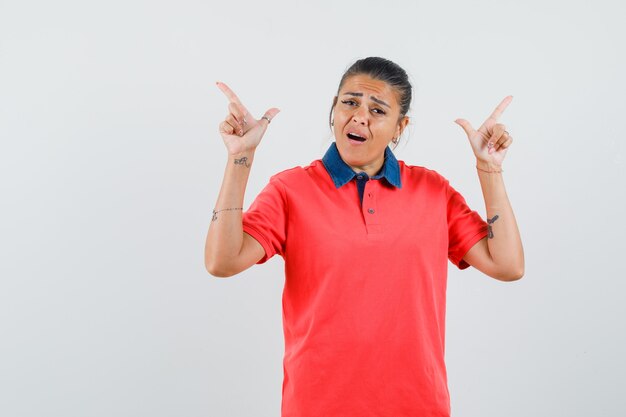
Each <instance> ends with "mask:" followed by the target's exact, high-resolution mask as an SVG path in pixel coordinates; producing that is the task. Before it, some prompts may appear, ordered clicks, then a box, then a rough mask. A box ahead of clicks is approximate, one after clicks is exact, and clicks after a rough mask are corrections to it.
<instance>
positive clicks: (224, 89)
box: [215, 81, 241, 104]
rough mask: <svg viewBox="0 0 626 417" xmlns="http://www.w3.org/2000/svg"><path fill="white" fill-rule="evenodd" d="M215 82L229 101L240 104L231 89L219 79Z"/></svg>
mask: <svg viewBox="0 0 626 417" xmlns="http://www.w3.org/2000/svg"><path fill="white" fill-rule="evenodd" d="M215 84H217V87H218V88H219V89H220V90H222V93H224V95H225V96H226V97H227V98H228V100H229V101H232V102H234V103H237V104H241V101H240V100H239V97H237V94H235V92H234V91H233V90H231V89H230V88H229V87H228V86H227V85H226V84H224V83H223V82H221V81H216V82H215Z"/></svg>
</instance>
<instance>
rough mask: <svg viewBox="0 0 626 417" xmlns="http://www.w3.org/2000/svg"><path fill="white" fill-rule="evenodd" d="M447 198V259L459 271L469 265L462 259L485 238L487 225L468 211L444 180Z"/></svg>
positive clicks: (462, 201) (464, 203) (477, 215)
mask: <svg viewBox="0 0 626 417" xmlns="http://www.w3.org/2000/svg"><path fill="white" fill-rule="evenodd" d="M445 184H446V187H447V190H446V194H447V198H448V208H447V211H448V212H447V216H448V258H449V259H450V261H451V262H452V263H453V264H454V265H456V266H457V267H458V268H459V269H465V268H468V267H469V266H470V265H469V264H468V263H467V262H465V261H464V260H463V257H464V256H465V254H466V253H467V251H469V250H470V249H471V247H472V246H474V245H475V244H476V243H477V242H478V241H479V240H481V239H482V238H484V237H485V236H487V231H488V226H489V225H488V224H487V222H485V221H484V220H483V219H482V217H480V215H479V214H478V213H477V212H476V211H474V210H472V209H470V208H469V207H468V205H467V203H466V202H465V199H464V198H463V196H462V195H461V194H460V193H459V192H458V191H456V190H455V189H454V188H453V187H452V186H451V185H450V184H449V182H448V181H447V180H446V182H445Z"/></svg>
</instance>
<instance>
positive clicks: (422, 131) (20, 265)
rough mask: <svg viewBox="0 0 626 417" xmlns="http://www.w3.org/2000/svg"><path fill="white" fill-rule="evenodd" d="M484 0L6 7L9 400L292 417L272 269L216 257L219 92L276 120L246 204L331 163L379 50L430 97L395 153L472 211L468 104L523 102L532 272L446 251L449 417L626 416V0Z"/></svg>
mask: <svg viewBox="0 0 626 417" xmlns="http://www.w3.org/2000/svg"><path fill="white" fill-rule="evenodd" d="M471 3H472V4H469V2H461V1H458V2H456V3H455V2H439V3H435V2H432V1H428V2H426V1H423V2H408V1H407V2H404V3H401V2H398V3H396V4H395V5H391V4H389V3H384V2H380V1H378V2H370V1H363V0H359V1H349V2H334V1H325V2H319V1H317V2H307V3H302V4H299V3H297V2H293V1H289V2H287V1H286V2H282V3H281V2H273V1H263V2H251V1H248V2H245V1H244V2H241V1H239V2H227V1H222V2H219V3H212V2H209V1H197V2H191V1H179V2H169V4H168V3H166V2H154V1H143V2H142V1H138V0H125V1H118V0H113V1H109V2H98V3H96V2H83V1H68V0H59V1H55V2H44V1H19V2H18V1H12V2H10V1H8V0H2V1H1V2H0V140H1V144H2V148H1V149H0V191H1V194H0V202H1V204H0V250H1V252H0V253H1V259H2V261H1V262H0V277H1V278H0V332H1V333H0V393H1V394H0V415H2V416H28V417H30V416H63V417H70V416H71V417H73V416H76V417H78V416H81V417H83V416H118V417H125V416H148V415H150V416H152V417H160V416H174V415H176V416H183V415H184V416H252V415H254V416H278V415H279V411H280V394H281V383H282V353H283V352H282V350H283V339H282V327H281V326H282V322H281V291H282V285H283V279H284V278H283V271H282V267H283V262H282V259H280V258H278V257H276V258H274V259H272V260H271V261H269V262H268V263H267V264H265V265H262V266H255V267H253V268H251V269H249V270H247V271H245V272H244V273H241V274H240V275H238V276H236V277H234V278H231V279H218V278H214V277H211V276H210V275H208V274H207V272H206V271H205V269H204V263H203V250H204V239H205V237H206V231H207V229H208V226H209V223H210V217H211V209H212V208H213V204H214V203H215V200H216V198H217V192H218V189H219V186H220V182H221V176H222V173H223V168H224V163H225V160H226V152H225V148H224V146H223V143H222V140H221V138H220V136H219V134H218V124H219V122H220V121H221V120H222V119H223V118H224V116H225V115H226V113H227V107H226V105H227V102H226V99H225V98H224V96H223V95H222V93H221V92H220V91H219V90H218V89H217V88H216V86H215V84H214V82H215V81H216V80H221V81H224V82H226V83H228V84H229V85H230V86H231V87H232V88H233V89H234V90H235V91H236V92H237V93H238V94H239V96H240V97H241V99H242V101H243V102H244V103H245V104H246V105H247V107H248V108H249V109H250V111H252V112H253V113H254V114H256V115H257V117H260V116H261V115H262V114H263V112H264V111H265V110H266V109H267V108H269V107H273V106H276V107H279V108H280V109H281V110H282V112H281V113H280V114H279V115H278V116H277V118H276V119H275V120H274V122H272V124H271V126H270V128H269V129H268V132H267V134H266V136H265V137H264V139H263V142H262V143H261V146H260V147H259V149H258V152H257V155H256V159H255V163H254V167H253V170H252V175H251V179H250V183H249V185H248V190H247V194H246V207H247V206H248V205H249V203H250V202H251V201H252V199H253V198H254V196H255V195H256V194H257V193H258V192H259V191H260V190H261V188H262V187H263V186H264V185H265V183H266V182H267V180H268V178H269V177H270V175H272V174H273V173H275V172H278V171H279V170H282V169H285V168H289V167H292V166H295V165H305V164H308V163H309V162H311V161H312V160H314V159H317V158H319V157H321V156H322V154H323V152H324V151H325V149H326V148H327V146H328V144H329V143H330V141H331V132H330V130H329V128H328V125H327V117H328V111H329V106H330V104H331V100H332V96H333V94H334V93H335V90H336V88H337V83H338V81H339V78H340V76H341V74H342V72H343V70H344V69H345V68H346V67H347V66H348V65H349V64H350V63H352V62H353V61H354V60H355V59H357V58H360V57H364V56H369V55H380V56H384V57H387V58H389V59H392V60H394V61H396V62H398V63H399V64H400V65H402V66H403V67H405V68H406V69H407V71H408V72H409V73H410V75H411V77H412V80H413V83H414V85H415V87H416V88H415V92H414V93H415V100H414V102H413V106H412V111H411V113H410V115H411V116H412V122H411V125H410V129H409V130H410V137H409V138H408V140H405V143H404V144H403V145H401V146H399V147H398V149H397V150H396V155H397V157H398V158H399V159H403V160H405V161H406V162H407V163H410V164H414V165H424V166H427V167H429V168H431V169H435V170H437V171H438V172H440V173H441V174H442V175H444V176H446V177H447V178H448V179H449V180H450V182H451V184H452V185H453V186H454V187H455V188H457V189H458V190H459V191H460V192H461V193H462V194H463V195H464V196H465V197H466V200H467V202H468V204H470V206H471V207H472V208H474V209H475V210H478V211H479V212H480V213H481V214H483V215H484V205H483V200H482V195H481V190H480V185H479V182H478V177H477V174H476V170H475V168H474V156H473V154H472V151H471V148H470V146H469V143H468V141H467V137H466V136H465V134H464V132H463V131H462V129H461V128H460V127H459V126H457V125H456V124H454V123H453V120H454V119H456V118H458V117H463V118H466V119H467V120H469V121H471V122H472V123H474V125H475V126H478V125H480V123H481V122H482V121H483V120H484V119H485V118H486V117H487V115H488V114H489V113H490V112H491V111H492V110H493V108H494V107H495V106H496V105H497V104H498V103H499V102H500V100H501V99H502V98H503V97H505V96H506V95H508V94H512V95H513V96H514V99H513V102H512V103H511V105H510V106H509V107H508V109H507V110H506V112H505V114H504V116H503V118H502V122H503V123H504V124H506V126H507V129H508V131H509V132H511V134H512V135H513V137H514V143H513V145H512V146H511V148H510V149H509V152H508V154H507V157H506V160H505V162H504V165H503V166H504V171H505V172H504V179H505V183H506V187H507V191H508V195H509V198H510V200H511V203H512V205H513V209H514V211H515V214H516V217H517V220H518V224H519V226H520V230H521V233H522V239H523V243H524V249H525V255H526V275H525V276H524V278H523V279H522V280H520V281H517V282H513V283H504V282H500V281H496V280H494V279H491V278H489V277H487V276H485V275H482V274H481V273H480V272H478V271H477V270H474V269H472V268H470V269H468V270H465V271H458V270H457V269H456V268H455V267H454V266H453V265H452V264H451V263H450V264H449V265H450V275H449V284H448V285H449V286H448V315H447V326H448V327H447V349H446V360H447V364H448V372H449V383H450V391H451V397H452V410H453V415H454V416H459V417H466V416H481V417H488V416H494V417H496V416H497V417H500V416H509V417H516V416H529V415H532V416H538V417H539V416H551V417H552V416H615V415H619V414H620V413H623V410H624V408H626V400H625V399H626V395H624V394H625V393H624V390H625V389H624V383H623V381H622V379H621V377H622V376H623V375H624V373H625V371H626V364H625V359H624V355H623V352H624V351H625V350H626V342H625V332H624V330H625V326H624V317H626V307H625V306H624V304H623V303H622V299H623V294H624V291H625V290H626V284H625V276H624V275H625V274H624V273H623V272H622V271H623V270H622V268H621V267H620V266H619V265H620V264H619V263H618V262H617V261H618V259H619V257H620V256H621V255H623V251H624V244H623V242H624V237H623V236H624V232H625V230H624V229H625V228H624V225H625V223H624V219H623V215H624V212H625V207H624V206H625V201H626V200H625V191H624V190H625V189H626V187H625V185H626V184H624V183H625V178H626V176H625V175H624V174H625V172H624V171H625V170H624V166H625V157H626V154H625V146H624V134H623V132H622V131H621V128H620V127H619V126H620V125H619V123H620V120H622V119H623V116H624V112H625V110H626V106H625V105H624V92H626V88H625V81H624V73H625V72H626V65H625V59H624V50H625V48H624V46H625V45H624V41H623V40H624V39H626V31H625V30H624V29H623V25H622V23H623V22H622V20H623V16H624V15H625V13H624V12H625V6H624V5H623V3H621V2H618V1H605V0H601V1H595V2H584V1H564V0H562V1H547V2H546V1H525V2H513V1H506V2H493V1H485V0H483V1H477V2H471ZM618 135H619V136H618ZM405 139H406V138H405Z"/></svg>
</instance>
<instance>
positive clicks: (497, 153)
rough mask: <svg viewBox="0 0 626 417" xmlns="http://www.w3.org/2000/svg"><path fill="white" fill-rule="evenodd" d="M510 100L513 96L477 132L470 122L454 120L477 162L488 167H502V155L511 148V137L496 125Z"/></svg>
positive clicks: (505, 99)
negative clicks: (465, 135)
mask: <svg viewBox="0 0 626 417" xmlns="http://www.w3.org/2000/svg"><path fill="white" fill-rule="evenodd" d="M511 100H513V96H507V97H505V98H504V100H502V101H501V102H500V104H498V107H496V109H495V110H494V111H493V113H491V115H490V116H489V117H488V118H487V120H485V122H484V123H483V124H482V125H481V126H480V127H479V128H478V130H474V128H473V127H472V125H471V124H470V122H468V121H467V120H465V119H456V120H455V123H456V124H458V125H459V126H461V127H462V128H463V130H465V133H466V134H467V137H468V139H469V141H470V145H472V150H473V151H474V155H476V159H477V162H484V163H486V164H488V165H490V166H497V167H501V166H502V161H503V160H504V155H506V151H507V149H508V147H509V146H511V143H512V142H513V137H512V136H511V135H510V134H509V132H507V131H506V127H505V126H504V125H503V124H502V123H498V119H499V118H500V116H501V115H502V113H503V112H504V109H506V107H507V106H508V105H509V103H510V102H511Z"/></svg>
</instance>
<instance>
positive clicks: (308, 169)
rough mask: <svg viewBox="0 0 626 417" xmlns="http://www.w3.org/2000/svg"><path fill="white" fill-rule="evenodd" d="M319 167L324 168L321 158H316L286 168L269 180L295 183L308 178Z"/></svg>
mask: <svg viewBox="0 0 626 417" xmlns="http://www.w3.org/2000/svg"><path fill="white" fill-rule="evenodd" d="M320 169H325V168H324V165H323V164H322V160H321V159H316V160H315V161H313V162H311V163H310V164H308V165H305V166H295V167H291V168H286V169H284V170H282V171H279V172H277V173H276V174H274V175H272V176H271V177H270V181H281V182H283V183H285V184H291V183H297V182H300V181H304V180H309V179H310V178H311V174H314V173H317V172H318V171H319V170H320Z"/></svg>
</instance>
